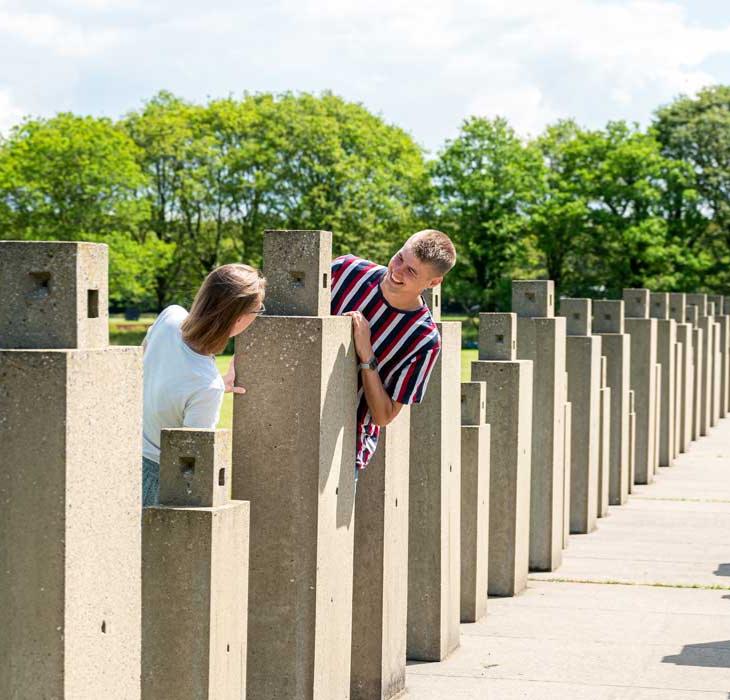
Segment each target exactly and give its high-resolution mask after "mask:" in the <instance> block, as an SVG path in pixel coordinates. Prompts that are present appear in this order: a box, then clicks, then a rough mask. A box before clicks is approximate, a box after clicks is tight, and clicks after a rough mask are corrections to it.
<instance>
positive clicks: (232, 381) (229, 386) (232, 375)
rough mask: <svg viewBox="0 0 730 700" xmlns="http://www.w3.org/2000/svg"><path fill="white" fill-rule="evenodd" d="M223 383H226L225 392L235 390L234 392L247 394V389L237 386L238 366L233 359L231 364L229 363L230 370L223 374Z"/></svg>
mask: <svg viewBox="0 0 730 700" xmlns="http://www.w3.org/2000/svg"><path fill="white" fill-rule="evenodd" d="M223 384H225V387H226V388H225V393H226V394H229V393H231V392H233V393H234V394H245V393H246V390H245V389H244V388H243V387H242V386H236V367H235V365H234V362H233V359H231V364H230V365H228V371H227V372H226V373H225V374H224V375H223Z"/></svg>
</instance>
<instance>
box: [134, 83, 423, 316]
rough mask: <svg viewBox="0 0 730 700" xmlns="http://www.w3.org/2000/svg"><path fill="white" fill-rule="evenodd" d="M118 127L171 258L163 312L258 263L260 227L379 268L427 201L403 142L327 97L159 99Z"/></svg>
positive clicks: (418, 169)
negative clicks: (322, 239)
mask: <svg viewBox="0 0 730 700" xmlns="http://www.w3.org/2000/svg"><path fill="white" fill-rule="evenodd" d="M124 127H125V129H126V130H127V131H128V133H129V134H130V135H131V137H132V138H133V140H134V141H135V143H136V144H137V145H138V147H139V148H140V150H141V153H142V157H141V166H142V168H143V169H144V170H145V172H147V173H148V175H149V182H150V186H149V191H148V193H147V197H148V201H149V203H150V210H151V213H152V214H151V218H150V222H149V228H150V229H151V230H153V231H154V232H155V233H156V235H157V237H158V238H159V240H161V241H163V242H165V243H166V244H168V245H169V246H170V248H171V250H172V254H171V255H170V257H169V263H168V264H167V265H166V266H164V267H161V268H160V269H159V270H158V274H157V280H156V285H157V297H158V305H159V306H163V305H164V304H165V303H167V302H169V301H171V300H174V299H179V300H181V301H182V300H185V299H189V298H190V296H191V295H192V292H193V291H194V288H195V287H196V286H197V284H199V282H200V280H201V278H202V276H203V275H204V274H205V273H206V272H207V271H208V270H210V269H211V268H212V267H214V266H215V265H218V264H221V263H223V262H228V261H230V260H236V259H237V260H245V261H246V262H249V263H251V264H254V265H258V264H260V261H261V241H262V232H263V230H264V229H266V228H314V229H329V230H332V231H334V232H336V234H337V235H336V238H335V252H336V253H338V252H342V251H344V250H352V251H355V252H357V253H359V254H361V255H364V256H372V257H375V258H377V259H382V258H383V257H384V256H387V255H388V254H389V253H391V252H392V251H393V248H394V246H395V245H396V244H397V243H398V242H399V241H400V240H401V239H402V237H403V236H404V234H406V233H410V232H411V231H412V230H414V228H415V226H416V225H417V224H418V223H419V217H418V213H417V212H418V205H419V203H420V202H422V201H423V200H424V198H425V197H426V196H427V192H428V173H427V169H426V165H425V162H424V159H423V155H422V152H421V150H420V149H419V148H418V146H417V145H416V144H415V143H414V142H413V140H412V139H411V138H410V137H409V136H408V135H407V134H406V133H405V132H404V131H402V130H401V129H398V128H396V127H393V126H390V125H388V124H386V123H385V122H383V120H382V119H380V118H379V117H377V116H375V115H372V114H370V113H369V112H368V111H367V110H366V109H365V108H364V107H362V106H360V105H357V104H352V103H348V102H345V101H344V100H342V99H340V98H338V97H336V96H334V95H331V94H328V93H326V94H324V95H322V96H320V97H316V96H313V95H308V94H302V95H292V94H288V93H287V94H284V95H278V96H275V95H270V94H260V95H247V96H245V97H244V98H243V99H242V100H235V99H233V98H229V99H224V100H215V101H212V102H210V103H209V104H208V105H206V106H199V105H193V104H190V103H187V102H185V101H183V100H180V99H179V98H176V97H174V96H173V95H170V94H169V93H160V94H158V95H157V96H156V97H155V98H153V99H152V100H150V101H149V102H148V103H147V104H146V105H145V106H144V108H143V109H142V110H141V111H139V112H132V113H130V114H129V115H128V116H127V117H126V119H125V121H124Z"/></svg>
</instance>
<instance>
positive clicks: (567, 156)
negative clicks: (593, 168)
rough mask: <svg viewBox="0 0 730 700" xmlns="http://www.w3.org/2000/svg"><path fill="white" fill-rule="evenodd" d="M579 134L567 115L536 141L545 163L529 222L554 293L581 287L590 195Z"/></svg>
mask: <svg viewBox="0 0 730 700" xmlns="http://www.w3.org/2000/svg"><path fill="white" fill-rule="evenodd" d="M583 137H584V133H583V131H582V130H581V129H580V128H579V127H578V125H577V124H576V123H575V122H574V121H572V120H565V121H560V122H558V123H556V124H554V125H552V126H548V127H547V128H546V130H545V132H544V133H543V135H542V136H540V138H538V139H537V140H536V143H535V145H536V146H537V148H538V149H539V150H540V153H541V154H542V157H543V159H544V166H545V167H544V170H543V178H544V180H543V185H542V187H540V188H538V190H537V192H538V196H537V200H536V202H535V204H534V206H533V207H532V211H531V216H530V223H529V226H530V231H531V232H532V233H533V234H534V236H535V245H536V248H537V250H538V251H539V252H540V255H541V262H542V265H543V267H544V269H545V271H546V275H547V277H548V279H551V280H553V281H554V282H555V291H556V295H559V294H561V293H564V294H565V295H566V296H572V295H574V294H577V293H578V290H579V289H580V288H581V287H582V286H584V285H583V279H582V277H583V266H582V261H583V260H584V257H585V252H586V248H587V247H588V245H589V242H590V237H589V235H588V224H589V221H590V206H589V205H590V199H589V196H588V193H587V191H586V187H585V182H584V179H583V172H582V150H581V145H580V141H581V139H582V138H583Z"/></svg>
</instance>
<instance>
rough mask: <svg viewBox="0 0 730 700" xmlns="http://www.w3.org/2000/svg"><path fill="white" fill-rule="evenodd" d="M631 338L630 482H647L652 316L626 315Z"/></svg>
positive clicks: (650, 471)
mask: <svg viewBox="0 0 730 700" xmlns="http://www.w3.org/2000/svg"><path fill="white" fill-rule="evenodd" d="M626 332H627V333H628V334H629V336H630V337H631V381H630V385H631V390H632V391H633V392H634V405H635V413H636V432H635V439H636V450H635V455H634V483H637V484H646V483H651V481H652V480H653V478H654V462H655V446H656V432H655V429H654V428H655V414H654V411H655V406H656V390H657V386H656V371H655V366H656V344H657V333H656V319H653V318H627V319H626Z"/></svg>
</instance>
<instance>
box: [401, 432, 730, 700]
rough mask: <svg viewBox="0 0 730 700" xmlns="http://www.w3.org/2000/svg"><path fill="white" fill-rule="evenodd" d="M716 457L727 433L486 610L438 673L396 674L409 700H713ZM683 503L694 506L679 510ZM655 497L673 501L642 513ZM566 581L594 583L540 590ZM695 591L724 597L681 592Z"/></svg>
mask: <svg viewBox="0 0 730 700" xmlns="http://www.w3.org/2000/svg"><path fill="white" fill-rule="evenodd" d="M728 445H730V421H727V420H725V421H722V422H721V423H720V425H719V426H718V428H716V429H715V430H714V431H713V433H712V434H711V435H710V436H709V437H708V438H703V440H702V441H700V442H699V443H696V444H694V445H692V446H691V448H690V451H689V453H688V454H686V455H681V456H680V457H679V458H678V459H677V463H676V464H675V466H674V468H673V469H671V470H662V471H661V472H660V474H659V475H658V477H657V480H656V482H655V483H654V484H652V485H650V486H637V487H635V488H636V489H637V491H639V492H640V493H639V494H637V495H636V496H632V497H631V498H630V499H629V503H628V504H627V505H626V506H623V507H621V508H611V517H610V518H608V519H607V520H606V521H604V522H602V524H601V528H600V530H599V531H598V532H596V533H594V534H592V535H589V536H586V537H573V538H571V546H570V549H569V551H568V552H566V554H565V555H564V564H563V567H562V568H561V570H560V572H559V573H558V574H531V575H530V581H529V585H528V588H527V590H526V591H525V592H524V593H523V594H522V595H521V596H519V597H517V598H507V599H497V600H490V602H489V604H490V614H489V615H488V616H487V617H486V618H485V619H484V620H482V621H481V622H479V623H477V624H475V625H464V626H463V627H462V630H463V631H462V646H461V649H460V650H459V651H458V652H457V653H456V654H454V655H453V656H452V657H451V658H450V659H449V660H448V661H446V662H445V663H442V664H428V665H414V666H411V667H409V668H408V687H409V693H408V697H409V698H410V700H442V699H443V698H458V699H459V700H477V699H481V698H489V700H517V699H519V700H525V699H527V700H545V699H548V700H626V699H630V700H649V699H651V700H665V699H669V700H721V699H723V700H725V699H726V698H727V694H728V690H729V687H728V677H729V676H728V673H729V669H730V644H729V643H728V641H727V640H728V634H727V629H728V625H730V603H729V602H728V599H729V597H730V578H728V576H727V573H728V572H727V570H726V569H727V563H728V559H727V548H726V543H727V541H728V540H729V539H730V453H729V451H728ZM688 492H689V493H693V494H695V495H696V497H698V498H701V499H704V502H702V501H700V502H694V501H690V502H687V501H682V500H681V499H683V498H685V494H686V493H688ZM659 494H662V496H661V497H662V498H668V499H672V500H666V501H659V500H647V499H649V498H658V497H660V496H659ZM674 499H677V500H674ZM722 499H724V500H725V501H727V502H726V503H718V502H714V501H716V500H717V501H719V500H722ZM723 564H724V565H725V566H721V565H723ZM566 571H570V572H571V574H570V575H567V574H566ZM619 573H621V574H622V575H619ZM573 578H575V579H583V578H587V579H588V580H591V579H595V580H597V581H599V580H600V581H603V582H604V583H569V582H550V581H549V580H550V579H573ZM622 580H623V581H625V582H626V583H627V584H629V585H611V584H609V583H608V582H610V581H622ZM645 583H648V584H653V583H665V584H667V587H658V586H653V585H635V584H645ZM705 583H707V584H709V585H719V586H725V587H726V590H711V589H704V590H703V589H694V588H682V587H680V586H682V585H705Z"/></svg>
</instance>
